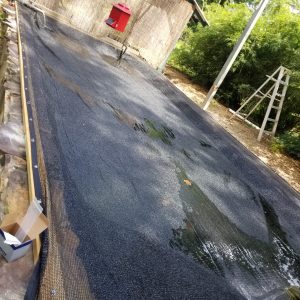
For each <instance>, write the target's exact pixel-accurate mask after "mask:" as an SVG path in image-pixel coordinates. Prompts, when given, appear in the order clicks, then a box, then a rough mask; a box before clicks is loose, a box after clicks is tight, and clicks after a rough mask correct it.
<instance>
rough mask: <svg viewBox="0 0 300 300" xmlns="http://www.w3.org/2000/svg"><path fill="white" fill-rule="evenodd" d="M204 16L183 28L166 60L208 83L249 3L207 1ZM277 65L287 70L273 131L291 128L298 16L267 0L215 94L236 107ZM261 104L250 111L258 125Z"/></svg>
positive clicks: (298, 93)
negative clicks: (203, 23) (286, 83)
mask: <svg viewBox="0 0 300 300" xmlns="http://www.w3.org/2000/svg"><path fill="white" fill-rule="evenodd" d="M206 8H207V11H206V15H207V18H208V19H209V21H210V24H211V26H210V27H205V28H202V26H201V25H200V24H199V25H198V26H196V27H189V28H187V29H186V31H185V33H184V35H183V37H182V39H181V40H180V41H179V43H178V45H177V48H176V49H175V51H174V52H173V54H172V56H171V58H170V61H169V63H170V64H171V65H172V66H174V67H175V68H177V69H179V70H181V71H183V72H185V73H186V74H188V75H189V76H190V77H191V78H192V79H193V80H195V81H196V82H199V83H200V84H201V85H203V86H204V87H206V88H209V87H210V86H211V84H212V83H213V81H214V79H215V78H216V76H217V75H218V73H219V71H220V70H221V68H222V66H223V64H224V62H225V61H226V59H227V57H228V55H229V54H230V52H231V50H232V48H233V46H234V45H235V43H236V42H237V40H238V38H239V37H240V35H241V33H242V31H243V29H244V28H245V26H246V24H247V22H248V20H249V18H250V17H251V15H252V14H253V8H251V6H250V5H249V4H245V3H240V4H225V5H224V6H221V5H218V4H210V5H207V6H206ZM280 65H283V66H285V67H287V68H289V69H290V70H291V71H292V74H291V75H292V76H291V82H290V87H289V89H288V93H287V97H286V100H285V104H284V107H283V111H282V115H281V119H280V123H279V126H278V129H279V132H281V133H282V132H284V131H287V130H290V129H291V128H293V127H295V126H296V125H297V124H298V123H299V118H296V117H295V114H293V113H296V114H299V113H300V15H299V14H294V13H292V12H291V8H290V5H289V3H288V2H287V0H273V1H272V2H270V4H269V6H268V8H267V10H266V11H265V13H264V15H263V16H262V17H261V18H260V20H259V21H258V23H257V25H256V27H255V29H254V30H253V32H252V34H251V36H250V38H249V39H248V41H247V42H246V44H245V45H244V48H243V50H242V51H241V53H240V55H239V56H238V58H237V60H236V61H235V63H234V65H233V68H232V69H231V71H230V72H229V74H228V76H227V78H226V80H225V81H224V83H223V84H222V86H221V88H220V90H219V91H218V93H217V95H216V98H218V99H219V100H220V101H222V102H223V103H224V104H225V105H227V106H229V107H231V108H233V109H236V108H238V107H239V106H240V104H241V102H242V100H243V98H246V97H247V96H249V95H250V94H251V92H253V91H254V90H256V89H257V88H258V87H259V86H260V85H261V84H262V83H263V82H264V81H265V80H266V75H267V74H272V73H273V72H274V71H275V70H276V69H277V68H278V67H279V66H280ZM265 111H266V108H265V107H263V106H262V107H261V108H260V109H259V110H258V111H257V112H256V114H255V115H254V120H253V121H254V122H256V123H257V124H261V122H262V119H263V117H264V115H265Z"/></svg>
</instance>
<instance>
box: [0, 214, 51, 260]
mask: <svg viewBox="0 0 300 300" xmlns="http://www.w3.org/2000/svg"><path fill="white" fill-rule="evenodd" d="M20 224H22V218H18V217H16V216H15V215H12V214H9V215H6V216H5V217H4V219H3V221H2V224H1V227H0V254H1V255H2V256H3V257H4V258H5V260H6V261H7V262H12V261H14V260H17V259H19V258H21V257H23V256H24V255H25V254H26V252H27V251H28V250H29V249H30V246H31V244H32V241H33V240H34V239H36V238H38V237H39V235H40V233H42V232H43V231H44V230H45V229H47V227H48V220H47V218H46V216H45V215H43V214H40V215H39V216H38V218H37V219H36V221H35V222H34V224H33V226H32V227H31V229H30V231H29V232H28V234H27V236H26V238H25V240H24V241H23V243H21V244H20V245H9V244H7V243H5V241H7V240H6V238H5V236H6V233H9V234H11V235H12V236H15V234H16V232H17V231H18V229H19V228H20Z"/></svg>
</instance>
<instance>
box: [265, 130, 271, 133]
mask: <svg viewBox="0 0 300 300" xmlns="http://www.w3.org/2000/svg"><path fill="white" fill-rule="evenodd" d="M264 133H266V134H272V131H269V130H264Z"/></svg>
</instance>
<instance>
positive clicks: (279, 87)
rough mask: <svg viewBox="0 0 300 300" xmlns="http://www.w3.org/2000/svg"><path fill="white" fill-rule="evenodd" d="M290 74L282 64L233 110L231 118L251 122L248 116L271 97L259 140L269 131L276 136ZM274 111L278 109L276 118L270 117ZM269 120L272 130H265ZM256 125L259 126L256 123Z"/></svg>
mask: <svg viewBox="0 0 300 300" xmlns="http://www.w3.org/2000/svg"><path fill="white" fill-rule="evenodd" d="M289 74H290V71H289V70H288V69H287V68H285V67H283V66H280V67H279V68H278V69H277V70H276V71H275V72H274V73H273V74H272V75H271V76H267V77H268V79H267V80H266V81H265V82H264V83H263V84H262V85H261V86H260V87H259V88H258V90H256V91H255V92H254V93H253V94H252V95H251V96H250V97H249V98H248V99H246V100H245V102H244V103H243V105H242V106H241V107H240V108H239V109H238V110H237V111H236V112H233V116H232V117H231V118H230V119H232V118H233V117H235V116H237V117H239V118H240V119H242V120H245V121H247V123H249V121H248V120H247V118H248V117H249V116H250V115H251V114H252V113H253V112H254V111H255V110H256V109H257V108H258V106H259V105H260V104H261V103H262V102H263V101H264V100H265V99H270V102H269V105H268V108H267V111H266V115H265V118H264V120H263V123H262V126H261V128H260V129H259V134H258V138H257V140H258V141H261V139H262V136H263V134H264V133H268V134H271V135H272V136H274V135H275V133H276V129H277V126H278V121H279V118H280V114H281V111H282V106H283V102H284V99H285V95H286V91H287V88H288V85H289V81H290V75H289ZM243 109H244V111H245V110H246V111H248V112H244V113H242V110H243ZM273 111H277V112H276V113H275V118H270V114H271V113H272V112H273ZM273 114H274V113H273ZM268 122H270V123H273V127H272V130H271V131H266V130H265V128H266V125H267V123H268ZM253 125H254V124H253ZM254 127H257V126H255V125H254Z"/></svg>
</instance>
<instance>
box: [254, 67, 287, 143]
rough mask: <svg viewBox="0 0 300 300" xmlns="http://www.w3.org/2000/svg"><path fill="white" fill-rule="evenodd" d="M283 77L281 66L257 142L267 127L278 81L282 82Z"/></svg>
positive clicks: (283, 72) (283, 71)
mask: <svg viewBox="0 0 300 300" xmlns="http://www.w3.org/2000/svg"><path fill="white" fill-rule="evenodd" d="M284 75H285V69H284V68H283V67H282V66H280V72H279V75H278V79H277V81H276V83H275V88H274V91H273V93H272V97H271V100H270V103H269V105H268V109H267V112H266V115H265V118H264V120H263V123H262V126H261V128H260V131H259V134H258V138H257V140H258V141H259V142H260V141H261V139H262V136H263V133H264V131H265V128H266V125H267V122H268V119H269V116H270V112H271V110H272V106H273V104H274V100H275V97H276V95H277V93H278V89H279V85H280V81H281V80H282V78H283V76H284Z"/></svg>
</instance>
